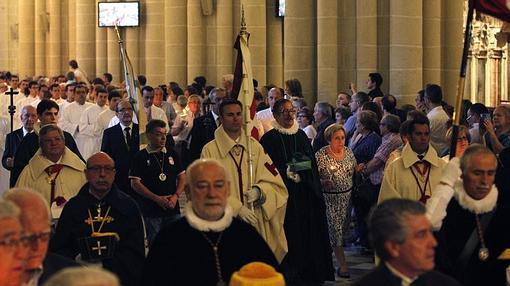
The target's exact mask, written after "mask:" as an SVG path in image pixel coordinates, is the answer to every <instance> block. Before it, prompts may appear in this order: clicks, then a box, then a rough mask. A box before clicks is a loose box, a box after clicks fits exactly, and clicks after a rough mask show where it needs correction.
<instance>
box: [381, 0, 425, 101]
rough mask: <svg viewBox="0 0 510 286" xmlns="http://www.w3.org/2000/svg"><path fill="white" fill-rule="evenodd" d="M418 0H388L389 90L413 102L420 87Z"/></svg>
mask: <svg viewBox="0 0 510 286" xmlns="http://www.w3.org/2000/svg"><path fill="white" fill-rule="evenodd" d="M422 7H423V5H422V1H421V0H415V1H406V0H391V2H390V41H389V43H390V46H389V48H390V51H389V53H390V78H389V83H390V92H391V93H392V94H393V95H395V96H397V97H398V98H399V103H400V104H401V103H411V102H413V100H414V98H415V96H416V92H417V91H418V90H419V89H420V88H421V87H422V79H423V75H422V56H423V55H422V16H421V15H422Z"/></svg>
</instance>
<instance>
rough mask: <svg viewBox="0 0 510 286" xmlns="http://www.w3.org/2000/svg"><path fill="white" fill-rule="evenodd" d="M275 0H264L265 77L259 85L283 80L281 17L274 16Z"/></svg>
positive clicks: (278, 83) (277, 83) (281, 83)
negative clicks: (265, 36)
mask: <svg viewBox="0 0 510 286" xmlns="http://www.w3.org/2000/svg"><path fill="white" fill-rule="evenodd" d="M275 13H276V1H273V0H266V35H267V40H266V43H267V48H266V55H267V77H266V81H265V82H262V81H259V85H260V86H262V85H265V84H269V83H272V84H275V85H278V86H282V85H283V83H284V80H283V45H282V44H283V21H284V20H283V18H279V17H275Z"/></svg>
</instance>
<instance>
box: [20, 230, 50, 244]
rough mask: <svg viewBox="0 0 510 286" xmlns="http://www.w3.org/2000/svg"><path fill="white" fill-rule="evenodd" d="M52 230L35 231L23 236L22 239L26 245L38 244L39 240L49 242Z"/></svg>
mask: <svg viewBox="0 0 510 286" xmlns="http://www.w3.org/2000/svg"><path fill="white" fill-rule="evenodd" d="M50 235H51V231H45V232H40V233H34V234H32V235H26V236H23V237H21V241H22V242H23V244H26V245H37V242H38V241H40V242H48V240H50Z"/></svg>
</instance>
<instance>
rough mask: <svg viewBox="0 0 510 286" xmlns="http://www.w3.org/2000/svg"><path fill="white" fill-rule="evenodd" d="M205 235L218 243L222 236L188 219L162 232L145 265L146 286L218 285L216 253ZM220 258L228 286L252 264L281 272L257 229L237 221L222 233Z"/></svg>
mask: <svg viewBox="0 0 510 286" xmlns="http://www.w3.org/2000/svg"><path fill="white" fill-rule="evenodd" d="M203 235H206V236H207V237H208V238H209V239H210V241H211V242H213V243H215V242H216V241H217V238H218V235H219V233H218V232H200V231H198V230H196V229H194V228H192V227H191V226H190V225H189V223H188V222H187V221H186V218H181V219H179V220H178V221H176V222H174V223H173V224H171V225H170V226H168V227H166V228H164V229H162V230H161V231H160V232H159V234H158V235H157V236H156V239H155V240H154V243H153V244H152V246H151V249H150V251H149V255H148V257H147V260H146V262H145V267H144V272H143V285H144V286H153V285H193V286H202V285H203V286H209V285H216V282H217V281H218V275H217V273H216V263H215V258H214V252H213V249H212V247H211V246H210V245H209V243H208V242H207V240H206V239H205V238H204V237H203ZM218 256H219V260H220V265H221V273H222V277H223V281H225V282H226V283H227V285H228V282H229V280H230V277H231V276H232V274H233V273H234V272H236V271H238V270H239V269H240V268H241V267H242V266H244V265H246V264H248V263H250V262H254V261H259V262H264V263H267V264H269V265H271V266H273V267H274V268H275V269H276V270H277V271H278V262H277V261H276V258H275V257H274V255H273V252H272V251H271V249H270V248H269V246H268V245H267V244H266V242H265V241H264V240H263V239H262V237H261V236H260V235H259V234H258V233H257V231H256V230H255V228H253V227H252V226H250V225H248V224H247V223H245V222H242V221H240V220H238V219H236V218H234V219H233V220H232V223H231V224H230V226H229V227H227V228H226V229H225V230H224V231H223V234H222V237H221V241H220V243H219V244H218Z"/></svg>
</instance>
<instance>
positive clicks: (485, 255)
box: [475, 214, 489, 261]
mask: <svg viewBox="0 0 510 286" xmlns="http://www.w3.org/2000/svg"><path fill="white" fill-rule="evenodd" d="M475 218H476V230H477V232H478V238H479V239H480V246H481V247H480V249H479V250H478V258H479V259H480V260H481V261H486V260H487V259H489V249H488V248H487V247H486V246H485V240H484V239H483V230H482V226H481V224H480V218H478V214H475Z"/></svg>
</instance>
